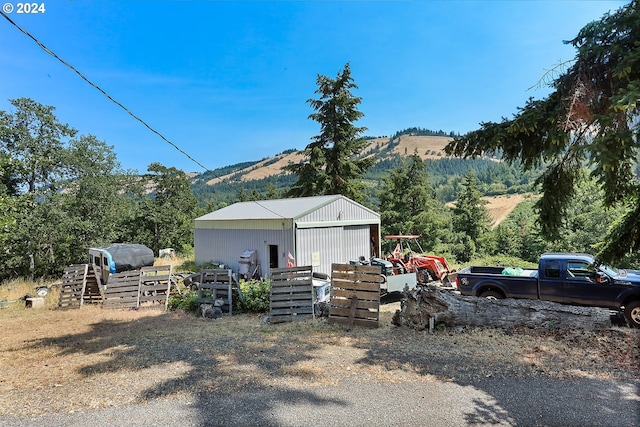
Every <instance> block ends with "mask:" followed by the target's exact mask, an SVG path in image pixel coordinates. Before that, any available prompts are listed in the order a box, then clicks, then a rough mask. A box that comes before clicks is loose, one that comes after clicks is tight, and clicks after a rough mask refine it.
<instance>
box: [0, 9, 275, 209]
mask: <svg viewBox="0 0 640 427" xmlns="http://www.w3.org/2000/svg"><path fill="white" fill-rule="evenodd" d="M0 14H2V16H3V17H4V18H5V19H6V20H7V21H9V23H10V24H11V25H13V26H14V27H16V28H17V29H18V30H19V31H20V32H21V33H23V34H24V35H26V36H27V37H29V38H30V39H31V40H33V41H34V42H35V43H36V44H37V45H38V46H40V48H41V49H42V50H44V51H45V52H46V53H48V54H49V55H51V56H53V57H54V58H55V59H57V60H58V61H60V62H61V63H62V64H63V65H65V66H66V67H68V68H69V69H71V70H72V71H73V72H74V73H76V74H77V75H78V76H80V78H81V79H82V80H84V81H85V82H87V83H88V84H89V85H91V86H93V87H94V88H95V89H97V90H98V91H99V92H100V93H102V94H103V95H104V96H106V97H107V98H108V99H109V100H110V101H111V102H113V103H114V104H116V105H117V106H118V107H120V108H122V109H123V110H124V111H125V112H126V113H127V114H129V115H130V116H131V117H133V118H134V119H136V120H137V121H139V122H140V123H142V124H143V125H144V126H145V127H146V128H147V129H149V130H150V131H151V132H153V133H155V134H156V135H158V136H159V137H160V138H161V139H162V140H163V141H165V142H166V143H167V144H169V145H171V146H172V147H173V148H175V149H176V150H178V151H179V152H180V153H181V154H183V155H184V156H185V157H186V158H188V159H189V160H191V161H192V162H193V163H195V164H196V165H198V166H200V167H201V168H202V169H203V170H204V171H205V172H210V173H212V174H213V175H214V178H218V179H220V180H221V182H224V183H225V184H226V185H228V186H229V188H231V189H232V190H234V191H238V190H237V189H236V188H234V187H233V186H232V185H231V183H229V182H228V181H224V180H222V179H221V178H219V177H217V176H216V174H215V173H214V172H213V171H212V170H211V169H209V168H207V167H206V166H204V165H203V164H202V163H200V162H199V161H197V160H196V159H194V158H193V157H191V155H189V153H187V152H186V151H184V150H183V149H181V148H180V147H178V145H177V144H174V143H173V142H171V141H170V140H169V139H167V138H166V137H165V136H164V135H163V134H161V133H160V132H158V131H157V130H155V129H154V128H153V127H151V126H150V125H149V124H148V123H147V122H145V121H144V120H142V119H141V118H140V117H138V116H137V115H135V114H134V113H133V112H132V111H131V110H129V109H128V108H127V107H125V106H124V105H123V104H122V103H120V102H118V101H117V100H115V99H114V98H113V97H112V96H111V95H109V94H108V93H107V92H106V91H105V90H104V89H102V88H101V87H100V86H98V85H97V84H95V83H93V82H92V81H91V80H89V79H88V78H87V77H86V76H85V75H84V74H82V73H81V72H80V71H78V69H76V68H75V67H74V66H73V65H71V64H70V63H68V62H67V61H65V60H64V59H62V58H60V57H59V56H58V55H56V53H55V52H53V51H52V50H51V49H49V48H48V47H47V46H45V45H44V44H43V43H42V42H41V41H40V40H38V39H37V38H35V37H34V36H32V35H31V33H29V32H28V31H27V30H25V29H24V28H22V27H21V26H20V25H18V24H16V23H15V22H14V21H13V20H12V19H11V18H9V16H8V15H7V14H6V13H4V12H3V11H1V10H0ZM253 202H254V203H256V204H257V205H258V206H260V207H262V208H263V209H265V210H267V211H269V212H271V213H272V214H275V215H277V216H279V217H282V218H284V216H283V215H281V214H279V213H277V212H274V211H273V210H271V209H269V208H268V207H266V206H264V205H263V204H261V203H260V202H259V201H257V200H253Z"/></svg>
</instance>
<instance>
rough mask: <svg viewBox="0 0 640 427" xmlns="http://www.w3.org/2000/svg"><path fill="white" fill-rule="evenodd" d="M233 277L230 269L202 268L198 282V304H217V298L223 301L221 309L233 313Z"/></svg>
mask: <svg viewBox="0 0 640 427" xmlns="http://www.w3.org/2000/svg"><path fill="white" fill-rule="evenodd" d="M232 288H233V279H232V277H231V270H230V269H206V270H200V281H199V283H198V304H215V302H216V300H218V299H221V300H222V302H223V305H222V307H220V309H221V310H222V311H223V312H225V311H226V312H227V313H228V314H229V316H231V315H233V289H232Z"/></svg>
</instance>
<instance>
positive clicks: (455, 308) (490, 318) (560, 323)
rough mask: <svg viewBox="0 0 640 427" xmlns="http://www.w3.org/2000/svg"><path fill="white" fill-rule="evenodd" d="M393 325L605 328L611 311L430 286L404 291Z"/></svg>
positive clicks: (608, 325) (609, 322)
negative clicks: (464, 292)
mask: <svg viewBox="0 0 640 427" xmlns="http://www.w3.org/2000/svg"><path fill="white" fill-rule="evenodd" d="M404 294H405V298H404V299H403V300H402V303H401V308H400V310H397V311H396V313H395V314H394V316H393V320H392V323H393V324H394V325H397V326H408V327H411V328H414V329H417V330H425V329H429V321H430V319H433V320H432V321H431V322H432V323H431V324H432V325H434V324H435V325H438V324H444V325H445V326H493V327H514V326H526V327H530V328H575V329H583V330H594V329H605V328H608V327H610V326H611V312H610V310H608V309H604V308H597V307H578V306H572V305H563V304H558V303H553V302H548V301H539V300H527V299H512V298H506V299H487V298H479V297H471V296H463V295H460V294H458V293H455V292H451V291H445V290H440V289H437V288H436V287H433V286H428V285H427V286H419V287H417V288H415V289H411V290H409V291H405V292H404Z"/></svg>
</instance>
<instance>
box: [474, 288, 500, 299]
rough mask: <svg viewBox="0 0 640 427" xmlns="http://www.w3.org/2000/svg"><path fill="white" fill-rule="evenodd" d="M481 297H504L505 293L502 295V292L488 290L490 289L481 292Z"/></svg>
mask: <svg viewBox="0 0 640 427" xmlns="http://www.w3.org/2000/svg"><path fill="white" fill-rule="evenodd" d="M480 297H481V298H488V299H504V295H502V294H501V293H500V292H498V291H493V290H488V291H484V292H482V293H481V294H480Z"/></svg>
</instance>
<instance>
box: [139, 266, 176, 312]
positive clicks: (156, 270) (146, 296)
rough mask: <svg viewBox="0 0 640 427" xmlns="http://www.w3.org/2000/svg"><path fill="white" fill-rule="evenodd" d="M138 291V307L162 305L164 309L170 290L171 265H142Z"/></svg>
mask: <svg viewBox="0 0 640 427" xmlns="http://www.w3.org/2000/svg"><path fill="white" fill-rule="evenodd" d="M138 291H139V293H140V296H139V306H140V307H159V306H162V307H163V308H164V309H165V310H166V309H167V307H168V305H169V293H170V292H171V266H170V265H162V266H156V267H154V266H151V267H142V268H141V269H140V288H139V290H138Z"/></svg>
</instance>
